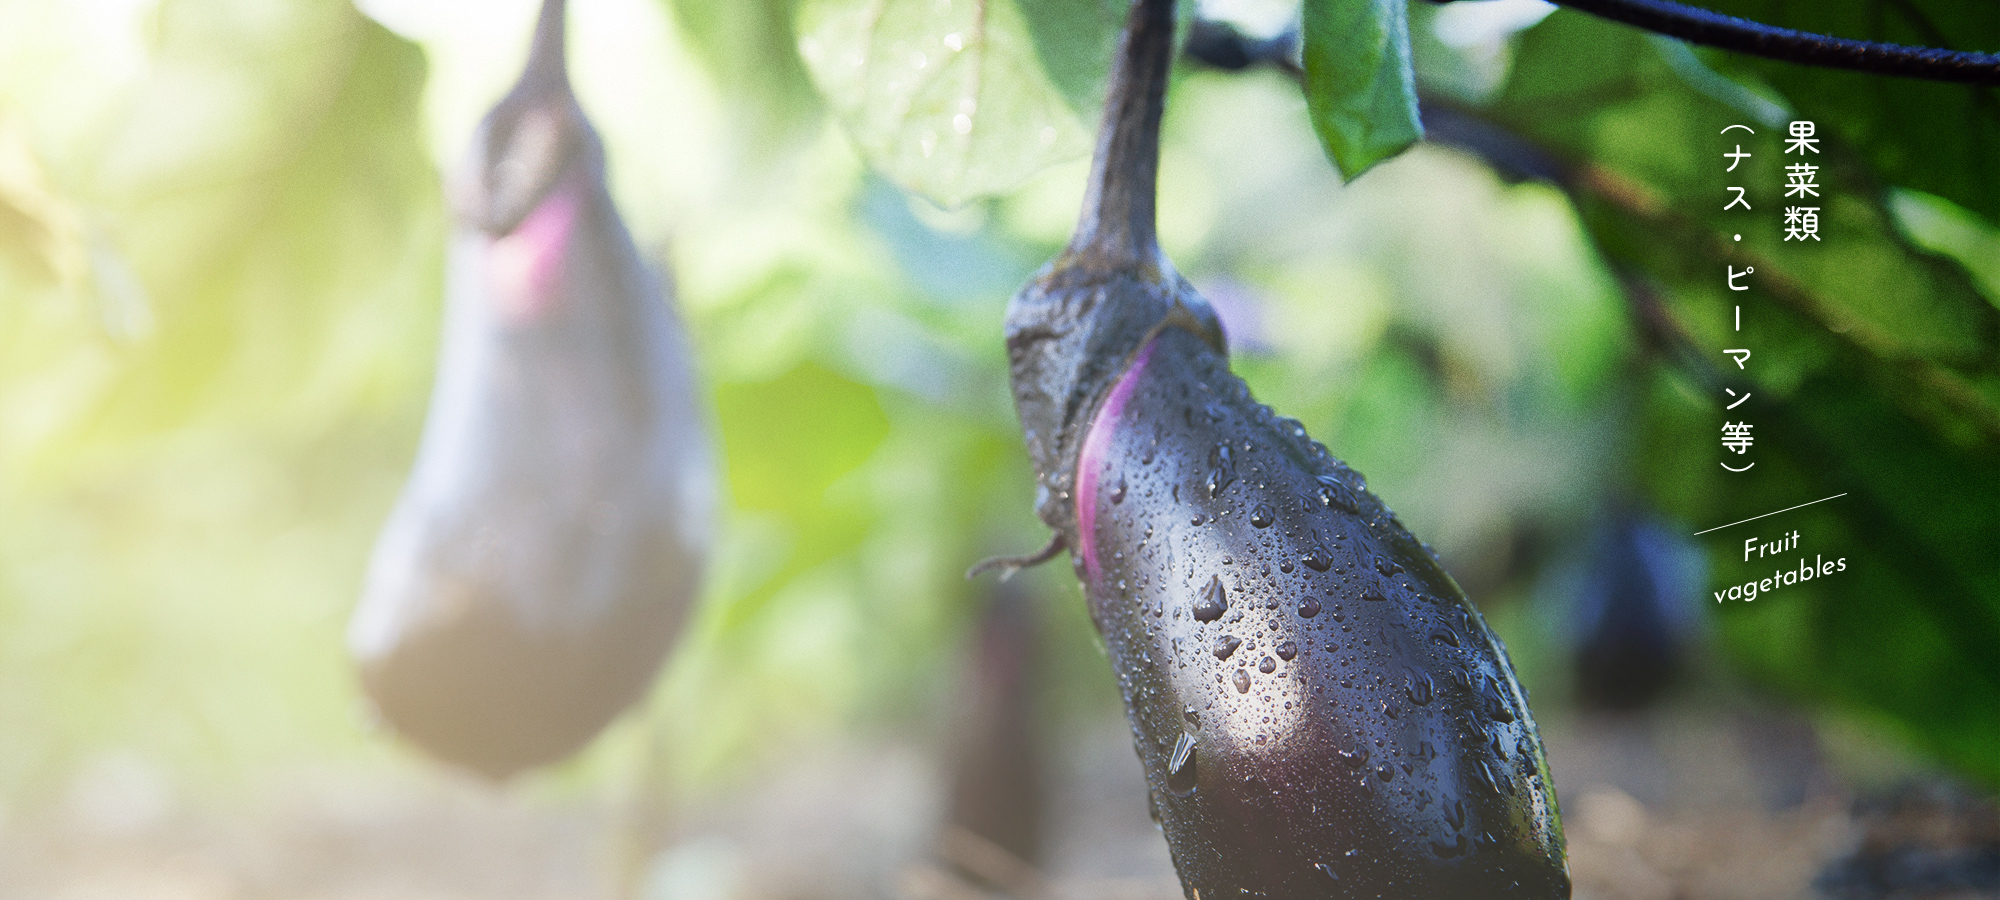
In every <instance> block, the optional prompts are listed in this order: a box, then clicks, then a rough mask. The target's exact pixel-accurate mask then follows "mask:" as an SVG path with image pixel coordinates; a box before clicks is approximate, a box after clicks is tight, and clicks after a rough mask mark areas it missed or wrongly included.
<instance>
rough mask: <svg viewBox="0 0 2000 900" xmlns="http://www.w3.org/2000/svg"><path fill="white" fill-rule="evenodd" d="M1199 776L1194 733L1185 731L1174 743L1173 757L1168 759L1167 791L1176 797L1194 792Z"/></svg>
mask: <svg viewBox="0 0 2000 900" xmlns="http://www.w3.org/2000/svg"><path fill="white" fill-rule="evenodd" d="M1198 776H1199V770H1198V767H1197V765H1196V763H1195V753H1194V735H1192V734H1189V733H1187V732H1185V731H1183V732H1181V738H1180V740H1179V741H1176V742H1175V743H1174V755H1173V758H1172V759H1170V760H1168V761H1167V791H1168V792H1169V793H1172V794H1173V795H1174V796H1176V797H1186V796H1188V795H1189V794H1192V793H1194V789H1195V786H1196V785H1197V783H1198V781H1199V777H1198Z"/></svg>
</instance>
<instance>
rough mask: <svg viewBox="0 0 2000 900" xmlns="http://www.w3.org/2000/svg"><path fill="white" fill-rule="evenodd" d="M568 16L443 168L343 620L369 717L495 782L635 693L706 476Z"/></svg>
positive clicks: (675, 614)
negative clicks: (429, 387) (436, 333)
mask: <svg viewBox="0 0 2000 900" xmlns="http://www.w3.org/2000/svg"><path fill="white" fill-rule="evenodd" d="M563 13H564V10H563V3H562V2H561V0H548V2H545V3H544V5H543V6H542V10H541V14H540V19H539V20H538V22H537V24H536V28H535V36H534V41H533V46H532V49H531V51H530V53H529V59H528V63H527V66H526V70H525V72H524V73H523V74H522V76H521V79H520V81H519V82H518V83H517V84H516V85H515V86H514V87H513V89H512V90H511V91H510V92H509V93H508V94H507V95H506V96H505V98H504V99H502V100H501V101H500V102H499V104H498V105H497V106H495V107H494V108H493V110H492V111H491V112H490V113H489V114H488V115H487V116H486V117H485V119H484V121H483V122H482V123H481V125H480V128H479V132H478V135H477V137H476V139H475V140H474V142H473V143H474V145H473V149H472V152H471V154H470V157H471V159H470V162H469V164H468V165H467V167H466V175H465V177H464V178H463V179H462V180H460V181H459V182H457V184H456V185H455V189H454V191H453V193H454V197H453V198H452V199H453V212H454V218H455V219H456V233H455V236H454V238H453V240H452V243H451V248H450V254H449V263H448V266H449V267H448V271H447V275H446V294H447V297H446V313H445V322H444V334H443V339H442V349H441V353H440V357H439V361H438V373H437V381H436V385H435V388H434V390H433V393H432V396H431V404H430V409H429V413H428V416H427V418H426V420H425V423H424V433H423V438H422V441H421V444H420V446H419V449H418V452H417V458H416V462H415V465H414V467H413V469H412V471H411V473H410V477H409V480H408V482H407V484H406V485H405V486H404V488H403V491H402V494H401V496H400V498H399V499H398V501H397V504H396V506H395V509H394V511H393V512H392V513H391V515H390V517H389V520H388V522H387V524H386V525H385V526H384V527H383V530H382V532H381V534H380V536H379V538H378V540H377V543H376V545H375V549H374V554H373V556H372V558H371V560H370V564H369V569H368V575H367V583H366V588H365V593H364V596H363V599H362V601H361V604H360V605H359V607H358V608H357V610H356V612H355V614H354V617H353V620H352V622H351V625H350V628H349V633H348V644H349V649H350V651H351V653H352V655H353V657H354V659H355V661H356V663H357V665H358V668H359V670H360V675H361V682H362V686H363V688H364V690H365V692H366V693H367V695H368V697H369V698H370V700H371V701H372V702H373V705H374V706H375V708H376V710H377V712H378V713H379V715H380V718H381V719H382V720H384V721H385V722H386V723H387V724H388V725H389V726H391V727H392V728H394V729H395V730H396V731H397V732H399V733H400V734H401V735H402V736H404V737H406V738H408V739H409V740H411V741H413V742H414V743H416V744H417V745H419V746H421V747H423V748H424V749H425V750H428V751H429V752H431V753H432V754H435V755H436V756H438V757H440V758H442V759H444V760H446V761H449V762H452V763H455V764H458V765H461V766H465V767H467V768H470V769H473V770H475V771H477V772H480V773H483V774H485V775H487V776H489V777H492V778H494V779H504V778H506V777H508V776H510V775H513V774H515V773H517V772H520V771H522V770H525V769H528V768H531V767H535V766H539V765H544V764H547V763H551V762H555V761H557V760H560V759H562V758H564V757H566V756H569V755H570V754H572V753H574V752H575V751H577V750H578V749H580V748H581V747H583V746H584V745H585V744H587V743H588V742H589V741H590V740H591V738H592V737H594V736H595V735H596V734H597V733H598V732H599V731H600V730H602V729H603V728H604V727H605V725H606V724H608V723H609V722H610V721H611V720H612V719H613V718H615V717H616V716H617V715H618V714H619V713H620V712H621V711H623V710H624V709H626V708H627V707H629V706H631V705H632V704H633V703H635V702H636V701H637V700H638V699H639V698H640V697H641V696H642V695H643V694H644V693H645V690H646V688H647V686H648V684H649V683H650V682H651V681H652V679H653V677H654V675H655V674H656V673H657V671H658V669H659V667H660V664H661V661H662V660H663V659H664V658H665V655H666V653H667V650H668V648H669V646H670V645H671V644H672V642H673V640H674V638H675V636H676V635H677V633H678V632H679V630H680V627H681V625H682V623H683V621H684V620H685V619H686V617H687V613H688V609H689V607H690V605H691V604H692V602H693V600H694V598H695V595H696V591H697V589H698V587H699V585H700V583H701V573H702V568H703V564H704V560H705V558H706V554H707V544H708V540H709V532H710V528H711V520H712V517H713V511H712V508H713V506H714V494H715V490H716V488H715V478H716V476H715V471H714V463H713V461H712V459H711V456H710V450H709V445H708V436H707V429H706V426H705V418H706V414H705V410H704V409H703V408H702V406H701V405H700V403H699V400H698V397H697V394H696V381H695V372H694V367H693V364H692V361H691V358H690V353H689V348H688V344H687V339H686V338H685V337H684V336H683V333H682V329H681V325H680V323H679V322H678V321H677V319H676V316H675V313H674V311H673V309H672V308H671V307H670V306H669V304H668V300H667V296H666V292H665V288H664V287H663V283H662V280H661V279H660V278H659V277H658V276H656V275H655V274H654V273H652V272H651V271H649V270H648V268H647V266H646V265H645V263H644V262H643V261H642V260H641V258H640V256H639V252H638V250H637V248H636V247H634V246H633V243H632V238H631V236H630V234H628V233H627V232H626V230H625V225H624V223H623V222H622V221H621V219H620V218H619V216H618V212H617V210H616V209H615V208H614V207H613V205H612V201H611V197H610V194H609V193H608V192H607V190H606V188H605V161H604V151H603V147H602V144H601V143H600V142H599V140H598V137H597V134H596V132H595V131H594V130H593V129H592V128H591V126H590V123H589V122H588V121H587V120H586V119H585V118H584V114H583V110H582V109H581V108H580V107H579V106H578V104H577V100H576V97H575V96H574V95H573V94H572V93H571V91H570V86H569V79H568V76H567V74H566V72H565V60H564V52H563V38H564V33H563V32H564V29H563Z"/></svg>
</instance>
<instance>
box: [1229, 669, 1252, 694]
mask: <svg viewBox="0 0 2000 900" xmlns="http://www.w3.org/2000/svg"><path fill="white" fill-rule="evenodd" d="M1233 680H1234V681H1235V682H1236V693H1239V694H1247V693H1250V673H1249V672H1245V671H1243V670H1242V669H1237V670H1236V677H1235V679H1233Z"/></svg>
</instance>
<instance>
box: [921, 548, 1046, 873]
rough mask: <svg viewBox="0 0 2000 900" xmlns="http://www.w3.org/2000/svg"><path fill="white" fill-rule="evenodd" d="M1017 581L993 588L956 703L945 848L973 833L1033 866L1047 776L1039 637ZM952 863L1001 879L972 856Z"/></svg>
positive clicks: (1037, 854) (1037, 853)
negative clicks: (1039, 710) (1038, 699)
mask: <svg viewBox="0 0 2000 900" xmlns="http://www.w3.org/2000/svg"><path fill="white" fill-rule="evenodd" d="M1019 584H1020V583H1019V582H1009V583H1002V584H1000V585H997V586H995V588H994V589H993V591H992V592H991V593H990V594H989V595H988V596H987V598H986V603H985V609H984V610H983V611H982V612H981V613H980V616H979V624H978V627H977V630H976V637H975V647H974V651H973V654H972V657H971V659H970V660H968V663H969V665H968V666H967V668H966V676H967V677H966V681H967V684H966V685H965V688H964V689H963V690H962V691H961V699H960V701H959V715H958V716H957V722H956V729H955V730H956V740H955V746H954V748H953V753H952V761H951V775H950V783H951V788H950V793H949V799H948V801H947V803H946V806H945V825H946V840H945V847H946V850H947V856H953V855H954V854H952V853H951V852H950V851H951V850H952V849H953V841H954V840H956V839H959V838H961V837H962V836H963V835H967V834H969V835H973V836H976V837H977V838H978V839H979V840H980V841H983V842H984V843H985V844H986V845H988V846H989V847H990V848H997V849H999V850H1003V851H1005V852H1006V855H1007V856H1008V857H1011V859H1010V860H1009V862H1011V863H1024V864H1026V865H1027V866H1030V867H1032V866H1034V865H1035V864H1036V863H1037V862H1039V861H1040V859H1041V848H1042V784H1043V782H1044V781H1046V780H1047V775H1046V772H1045V769H1046V764H1045V763H1044V761H1043V759H1042V752H1041V733H1040V729H1039V728H1038V727H1037V715H1036V709H1035V688H1036V681H1035V672H1036V671H1037V668H1038V664H1039V662H1040V660H1039V658H1038V657H1039V656H1040V650H1041V640H1040V623H1039V622H1038V621H1037V618H1036V616H1035V607H1034V598H1033V597H1032V596H1031V595H1030V594H1029V593H1028V592H1027V591H1026V590H1024V589H1023V588H1021V587H1020V586H1019ZM978 849H981V850H983V849H985V848H978ZM958 855H959V856H967V855H977V856H981V857H990V856H991V855H992V854H990V853H983V852H972V853H962V854H958ZM953 861H954V862H956V863H958V864H959V865H960V868H962V869H966V870H967V872H966V874H969V875H971V876H973V877H975V878H977V879H984V880H988V881H994V880H996V879H995V878H994V877H993V876H994V875H995V874H996V873H994V872H992V871H981V870H979V869H977V868H975V867H971V866H967V865H966V863H967V862H969V861H970V860H966V859H956V858H955V859H954V860H953ZM993 868H996V867H994V866H988V867H987V869H988V870H990V869H993Z"/></svg>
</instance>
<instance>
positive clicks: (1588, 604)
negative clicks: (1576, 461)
mask: <svg viewBox="0 0 2000 900" xmlns="http://www.w3.org/2000/svg"><path fill="white" fill-rule="evenodd" d="M1690 544H1691V542H1690V541H1688V540H1687V539H1686V538H1682V537H1680V536H1679V535H1678V534H1677V533H1676V532H1674V531H1672V530H1669V529H1668V528H1666V527H1665V526H1664V525H1662V524H1661V523H1660V522H1658V521H1657V520H1656V519H1655V518H1654V517H1653V515H1652V514H1651V513H1650V512H1649V511H1647V510H1645V509H1642V508H1639V507H1637V506H1635V505H1633V504H1631V503H1630V502H1626V501H1619V502H1617V503H1614V504H1613V505H1612V507H1611V509H1610V510H1608V512H1607V513H1606V514H1605V515H1604V516H1603V522H1602V523H1601V524H1600V525H1599V527H1598V529H1597V537H1596V539H1594V540H1593V541H1592V542H1591V545H1590V549H1589V557H1588V558H1587V562H1586V566H1587V568H1586V574H1585V579H1584V582H1583V585H1582V588H1581V590H1580V591H1579V592H1578V594H1577V597H1576V600H1575V605H1574V607H1573V609H1572V610H1571V615H1570V617H1569V621H1570V623H1571V625H1572V634H1571V635H1570V638H1571V640H1572V641H1573V642H1574V644H1575V648H1576V695H1577V700H1578V702H1579V704H1580V705H1582V706H1585V707H1589V708H1595V709H1600V710H1610V711H1632V710H1638V709H1644V708H1646V707H1648V706H1651V705H1652V704H1653V703H1654V702H1655V701H1657V700H1658V699H1659V698H1660V696H1661V695H1662V694H1664V693H1666V691H1667V690H1668V688H1670V687H1671V686H1672V685H1673V683H1674V681H1675V679H1676V678H1678V677H1679V675H1680V672H1681V669H1682V667H1683V665H1684V664H1685V662H1686V659H1687V657H1688V655H1689V653H1690V652H1691V651H1692V649H1693V645H1694V643H1695V640H1696V639H1697V638H1698V637H1699V634H1698V623H1699V621H1700V619H1699V616H1700V611H1699V610H1697V609H1695V608H1694V605H1693V602H1694V598H1695V597H1696V596H1697V594H1698V592H1699V590H1700V588H1699V587H1697V586H1696V585H1697V583H1698V582H1699V579H1695V578H1689V577H1687V576H1688V572H1687V568H1688V567H1687V565H1686V564H1685V563H1683V562H1682V561H1683V560H1686V559H1689V558H1698V557H1699V553H1700V551H1699V550H1697V549H1695V548H1693V547H1692V546H1690Z"/></svg>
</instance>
